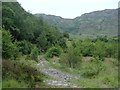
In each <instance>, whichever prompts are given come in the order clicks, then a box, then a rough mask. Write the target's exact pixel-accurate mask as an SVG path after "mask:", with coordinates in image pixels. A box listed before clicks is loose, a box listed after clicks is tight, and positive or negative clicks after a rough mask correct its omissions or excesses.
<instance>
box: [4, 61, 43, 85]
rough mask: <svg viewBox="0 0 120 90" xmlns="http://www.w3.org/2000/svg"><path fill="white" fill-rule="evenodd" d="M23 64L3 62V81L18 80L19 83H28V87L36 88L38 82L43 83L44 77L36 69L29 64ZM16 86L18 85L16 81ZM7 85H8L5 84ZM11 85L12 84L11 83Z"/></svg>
mask: <svg viewBox="0 0 120 90" xmlns="http://www.w3.org/2000/svg"><path fill="white" fill-rule="evenodd" d="M28 62H29V61H27V63H28ZM27 63H26V64H25V62H24V63H21V62H19V61H16V62H15V61H10V60H8V61H6V60H3V68H2V69H3V71H4V72H3V73H2V75H3V79H6V78H8V79H9V78H11V79H15V80H17V82H21V81H23V82H25V83H28V87H35V84H36V83H37V82H39V83H40V82H42V77H43V75H42V74H40V72H38V71H37V69H36V68H35V67H32V66H30V65H29V63H28V64H27ZM13 82H15V84H17V82H16V81H13ZM5 84H6V83H5ZM10 84H11V83H10Z"/></svg>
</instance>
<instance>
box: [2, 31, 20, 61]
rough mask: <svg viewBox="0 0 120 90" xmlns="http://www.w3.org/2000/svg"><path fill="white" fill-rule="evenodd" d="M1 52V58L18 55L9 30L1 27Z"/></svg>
mask: <svg viewBox="0 0 120 90" xmlns="http://www.w3.org/2000/svg"><path fill="white" fill-rule="evenodd" d="M2 49H3V50H2V54H3V58H7V59H8V58H13V59H14V58H16V57H17V55H18V48H17V45H16V44H15V43H13V42H12V36H11V34H10V32H9V31H5V30H4V29H2Z"/></svg>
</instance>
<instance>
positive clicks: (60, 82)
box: [37, 58, 79, 88]
mask: <svg viewBox="0 0 120 90" xmlns="http://www.w3.org/2000/svg"><path fill="white" fill-rule="evenodd" d="M37 67H38V69H39V70H40V72H42V73H43V74H45V75H47V76H50V77H52V78H54V79H55V80H46V81H44V82H45V83H46V84H48V85H53V86H60V87H71V88H72V87H76V88H77V87H78V86H76V85H73V84H71V83H69V82H68V80H70V79H77V78H79V77H78V76H76V75H71V74H69V73H65V72H62V71H60V70H57V69H55V68H53V67H51V66H49V64H48V61H46V60H45V59H44V58H40V59H39V63H38V64H37Z"/></svg>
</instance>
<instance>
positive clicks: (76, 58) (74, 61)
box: [60, 47, 82, 68]
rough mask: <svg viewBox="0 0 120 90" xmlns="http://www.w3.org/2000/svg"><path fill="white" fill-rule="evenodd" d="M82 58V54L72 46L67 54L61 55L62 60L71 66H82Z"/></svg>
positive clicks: (64, 63)
mask: <svg viewBox="0 0 120 90" xmlns="http://www.w3.org/2000/svg"><path fill="white" fill-rule="evenodd" d="M81 60H82V56H81V54H79V53H77V50H75V49H73V48H72V47H71V48H69V50H68V52H67V53H66V54H63V55H61V59H60V62H61V63H62V64H63V65H65V66H68V67H70V68H77V67H80V64H81Z"/></svg>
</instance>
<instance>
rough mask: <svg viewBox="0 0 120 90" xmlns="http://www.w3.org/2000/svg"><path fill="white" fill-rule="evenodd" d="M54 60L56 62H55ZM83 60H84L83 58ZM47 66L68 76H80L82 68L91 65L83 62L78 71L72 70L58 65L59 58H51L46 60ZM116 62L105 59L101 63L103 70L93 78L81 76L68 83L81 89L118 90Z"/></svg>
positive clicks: (111, 59)
mask: <svg viewBox="0 0 120 90" xmlns="http://www.w3.org/2000/svg"><path fill="white" fill-rule="evenodd" d="M55 59H56V61H55ZM84 59H85V58H84ZM48 61H49V65H50V66H52V67H54V68H56V69H58V70H61V71H64V72H67V73H70V74H78V75H80V76H81V74H82V68H81V67H83V66H85V65H87V64H91V63H90V61H89V62H86V61H84V60H83V62H82V66H81V67H80V68H79V69H72V68H67V67H65V66H62V65H61V64H60V63H59V58H51V59H49V60H48ZM117 63H118V61H117V60H116V59H113V58H106V59H105V61H104V62H103V64H104V66H105V70H103V71H100V72H99V73H98V75H94V77H83V76H81V77H80V78H79V79H74V80H70V81H69V82H70V83H73V84H76V85H77V86H79V87H81V88H118V64H117Z"/></svg>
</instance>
